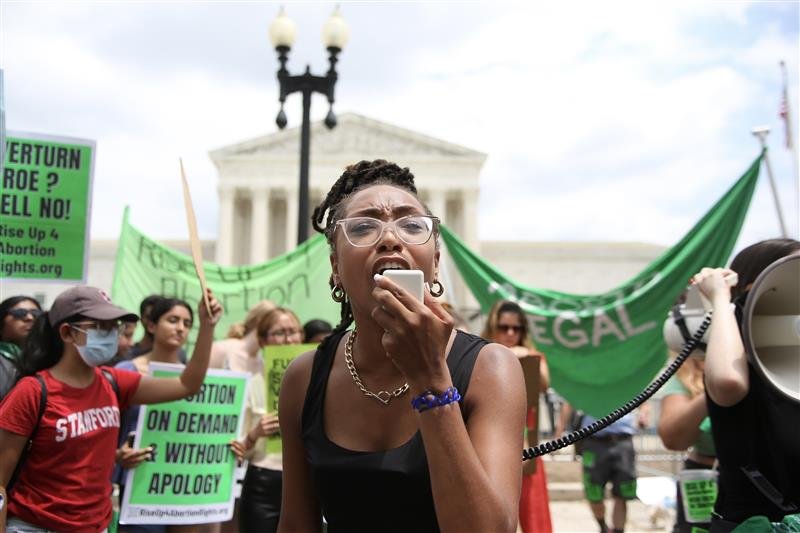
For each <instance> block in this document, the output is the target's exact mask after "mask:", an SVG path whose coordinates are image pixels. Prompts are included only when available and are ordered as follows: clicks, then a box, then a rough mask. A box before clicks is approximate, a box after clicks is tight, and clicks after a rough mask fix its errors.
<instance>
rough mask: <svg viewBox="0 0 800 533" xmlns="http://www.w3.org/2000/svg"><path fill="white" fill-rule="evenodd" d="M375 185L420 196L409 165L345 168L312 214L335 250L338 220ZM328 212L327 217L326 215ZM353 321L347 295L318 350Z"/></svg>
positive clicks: (384, 163) (381, 163)
mask: <svg viewBox="0 0 800 533" xmlns="http://www.w3.org/2000/svg"><path fill="white" fill-rule="evenodd" d="M373 185H391V186H393V187H397V188H399V189H402V190H404V191H408V192H410V193H411V194H413V195H414V196H417V187H416V186H415V185H414V175H413V174H412V173H411V171H410V170H409V169H408V168H407V167H406V168H400V167H399V166H397V165H396V164H394V163H390V162H389V161H386V160H384V159H376V160H374V161H359V162H358V163H356V164H354V165H350V166H348V167H347V168H345V169H344V172H343V173H342V175H341V176H339V179H338V180H336V183H334V184H333V187H331V190H330V191H328V195H327V196H326V197H325V200H323V201H322V203H321V204H319V206H317V208H316V209H314V214H313V215H312V216H311V224H312V225H313V226H314V229H315V230H317V231H318V232H320V233H324V234H325V237H326V238H327V239H328V244H329V245H330V246H331V249H332V250H335V242H336V240H335V235H334V234H335V231H336V222H337V221H338V220H339V219H341V218H342V215H343V214H344V212H345V210H346V207H347V204H348V202H349V200H350V198H352V196H353V195H354V194H355V193H357V192H359V191H361V190H363V189H366V188H367V187H371V186H373ZM420 202H421V201H420ZM423 208H424V209H425V212H426V213H428V214H431V213H430V211H429V210H428V208H427V206H425V205H424V204H423ZM326 213H327V219H326V217H325V215H326ZM323 224H324V225H323ZM438 231H439V229H438V227H437V226H434V232H435V233H434V238H436V239H437V243H438ZM437 246H438V244H437ZM329 284H330V286H331V288H333V275H331V278H330V281H329ZM352 323H353V309H352V308H351V307H350V301H349V300H348V299H347V297H346V296H345V299H344V301H343V302H342V303H341V315H340V321H339V324H338V325H337V326H336V327H335V328H334V329H333V331H332V332H331V334H330V335H329V336H328V337H327V338H326V339H325V341H323V343H322V344H321V345H320V347H319V349H321V350H322V349H325V347H326V344H327V343H328V340H329V339H332V338H333V337H337V336H338V334H339V333H341V332H343V331H345V330H346V329H347V328H348V327H350V325H351V324H352Z"/></svg>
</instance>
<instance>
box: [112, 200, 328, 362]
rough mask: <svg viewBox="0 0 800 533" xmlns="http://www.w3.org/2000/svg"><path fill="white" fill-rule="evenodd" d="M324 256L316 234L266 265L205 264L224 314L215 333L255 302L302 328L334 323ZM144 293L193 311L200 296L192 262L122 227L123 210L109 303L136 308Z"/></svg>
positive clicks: (325, 245)
mask: <svg viewBox="0 0 800 533" xmlns="http://www.w3.org/2000/svg"><path fill="white" fill-rule="evenodd" d="M329 254H330V248H329V246H328V243H327V242H326V241H325V237H324V236H323V235H317V236H315V237H312V238H310V239H309V240H307V241H306V242H304V243H303V244H302V245H300V246H298V247H297V248H296V249H295V250H292V251H291V252H289V253H286V254H284V255H281V256H279V257H276V258H275V259H272V260H271V261H268V262H266V263H261V264H257V265H242V266H222V265H218V264H215V263H211V262H209V261H205V262H204V264H203V269H204V270H205V277H206V282H207V283H208V287H209V288H210V289H211V290H212V291H214V296H215V297H216V298H217V300H219V302H220V303H221V304H222V307H223V308H224V309H225V314H224V315H223V316H222V318H221V319H220V321H219V323H218V324H217V328H216V332H217V334H224V333H225V332H226V331H228V328H230V327H231V326H232V325H233V324H236V323H237V322H241V321H242V320H243V319H244V317H245V316H246V315H247V312H248V311H249V310H250V308H251V307H253V306H254V305H256V304H257V303H258V302H259V301H261V300H270V301H272V302H273V303H274V304H275V305H279V306H283V307H288V308H290V309H291V310H292V311H294V312H295V313H296V314H297V316H298V317H299V318H300V321H301V322H303V323H304V322H306V321H308V320H311V319H314V318H321V319H324V320H327V321H328V322H332V323H334V324H335V323H337V322H338V320H339V304H337V303H336V302H334V301H333V300H331V296H330V292H331V289H330V286H329V285H328V280H329V278H330V276H331V264H330V261H329V259H328V255H329ZM150 294H160V295H162V296H165V297H167V298H180V299H182V300H186V301H187V302H189V303H190V304H191V305H192V307H195V305H196V304H197V302H198V301H199V298H200V295H201V294H202V293H201V291H200V282H199V281H198V279H197V274H196V272H195V266H194V261H193V260H192V258H191V257H190V256H188V255H186V254H183V253H181V252H179V251H177V250H174V249H171V248H168V247H166V246H164V245H163V244H160V243H158V242H156V241H155V240H153V239H151V238H150V237H148V236H147V235H145V234H143V233H142V232H140V231H139V230H137V229H136V228H135V227H133V226H132V225H131V224H130V223H129V222H128V210H127V209H126V210H125V215H124V217H123V222H122V232H121V234H120V237H119V246H118V248H117V259H116V265H115V267H114V281H113V283H112V285H111V298H112V299H113V300H114V303H115V304H117V305H119V306H121V307H123V308H125V309H138V308H139V303H140V302H141V301H142V299H144V298H145V297H146V296H149V295H150ZM198 327H199V324H198V321H195V324H194V325H193V327H192V331H191V333H190V334H189V341H188V343H187V346H186V350H187V351H188V352H191V347H192V346H193V345H194V339H195V337H196V335H197V329H198Z"/></svg>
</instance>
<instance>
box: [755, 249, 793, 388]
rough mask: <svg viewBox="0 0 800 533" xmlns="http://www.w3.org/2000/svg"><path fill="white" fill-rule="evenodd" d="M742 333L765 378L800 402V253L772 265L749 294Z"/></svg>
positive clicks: (757, 368) (757, 366)
mask: <svg viewBox="0 0 800 533" xmlns="http://www.w3.org/2000/svg"><path fill="white" fill-rule="evenodd" d="M742 337H743V340H744V347H745V350H746V351H747V355H748V358H749V359H750V362H751V363H752V364H753V366H754V367H755V368H756V370H757V371H758V372H759V373H760V374H761V376H762V377H763V378H764V380H765V381H766V382H767V383H768V384H769V385H771V386H772V387H773V388H774V389H776V390H777V391H779V392H780V393H781V394H783V395H784V396H786V397H787V398H789V399H791V400H793V401H794V402H798V403H800V255H790V256H788V257H784V258H783V259H779V260H777V261H775V262H774V263H772V264H771V265H769V266H768V267H767V268H765V269H764V271H763V272H762V273H761V274H760V275H759V276H758V278H756V281H755V283H753V287H752V288H751V289H750V292H749V294H748V295H747V300H746V301H745V305H744V313H743V316H742Z"/></svg>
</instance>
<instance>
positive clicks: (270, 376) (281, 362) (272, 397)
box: [263, 344, 318, 453]
mask: <svg viewBox="0 0 800 533" xmlns="http://www.w3.org/2000/svg"><path fill="white" fill-rule="evenodd" d="M317 346H318V345H317V344H273V345H269V346H264V351H263V355H264V376H265V379H264V381H265V383H266V386H267V413H277V412H278V399H279V398H280V395H281V382H283V373H284V372H286V369H287V368H288V366H289V363H291V362H292V361H293V360H294V359H295V358H296V357H297V356H298V355H300V354H303V353H305V352H310V351H314V350H316V349H317ZM281 446H282V445H281V437H280V435H274V436H271V437H268V438H267V453H281Z"/></svg>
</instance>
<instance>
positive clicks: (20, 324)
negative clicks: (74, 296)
mask: <svg viewBox="0 0 800 533" xmlns="http://www.w3.org/2000/svg"><path fill="white" fill-rule="evenodd" d="M41 312H42V308H41V307H40V306H39V302H37V301H36V300H34V299H33V298H31V297H30V296H11V297H10V298H6V299H5V300H3V301H2V302H0V400H2V399H3V398H5V396H6V394H8V391H10V390H11V387H13V386H14V383H16V382H17V378H18V377H19V371H18V366H19V364H20V356H21V355H22V346H23V344H24V343H25V339H26V338H27V337H28V333H29V332H30V331H31V327H32V326H33V321H34V320H35V319H36V317H37V316H39V315H40V314H41Z"/></svg>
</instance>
